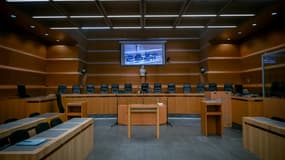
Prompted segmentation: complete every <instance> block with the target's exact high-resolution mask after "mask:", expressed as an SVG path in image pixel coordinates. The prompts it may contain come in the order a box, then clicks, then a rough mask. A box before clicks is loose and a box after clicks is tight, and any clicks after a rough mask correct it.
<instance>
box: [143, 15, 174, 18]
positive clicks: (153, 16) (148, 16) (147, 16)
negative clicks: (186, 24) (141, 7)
mask: <svg viewBox="0 0 285 160" xmlns="http://www.w3.org/2000/svg"><path fill="white" fill-rule="evenodd" d="M178 16H179V15H144V17H146V18H171V17H178Z"/></svg>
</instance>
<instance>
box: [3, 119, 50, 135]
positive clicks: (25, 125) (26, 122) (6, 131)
mask: <svg viewBox="0 0 285 160" xmlns="http://www.w3.org/2000/svg"><path fill="white" fill-rule="evenodd" d="M45 121H46V119H45V118H40V117H29V118H24V119H20V120H17V121H14V122H10V123H6V124H1V125H0V138H2V137H7V136H9V135H10V134H11V133H13V132H14V131H16V130H20V129H29V128H32V127H35V126H36V125H37V124H39V123H41V122H45Z"/></svg>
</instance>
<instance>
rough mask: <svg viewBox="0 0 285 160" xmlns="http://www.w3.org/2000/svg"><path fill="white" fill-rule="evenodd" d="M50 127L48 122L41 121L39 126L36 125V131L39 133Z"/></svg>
mask: <svg viewBox="0 0 285 160" xmlns="http://www.w3.org/2000/svg"><path fill="white" fill-rule="evenodd" d="M49 128H50V126H49V124H48V122H42V123H39V124H38V125H37V126H36V133H37V134H39V133H41V132H43V131H45V130H48V129H49Z"/></svg>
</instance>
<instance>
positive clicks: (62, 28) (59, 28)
mask: <svg viewBox="0 0 285 160" xmlns="http://www.w3.org/2000/svg"><path fill="white" fill-rule="evenodd" d="M50 29H54V30H76V29H79V27H51V28H50Z"/></svg>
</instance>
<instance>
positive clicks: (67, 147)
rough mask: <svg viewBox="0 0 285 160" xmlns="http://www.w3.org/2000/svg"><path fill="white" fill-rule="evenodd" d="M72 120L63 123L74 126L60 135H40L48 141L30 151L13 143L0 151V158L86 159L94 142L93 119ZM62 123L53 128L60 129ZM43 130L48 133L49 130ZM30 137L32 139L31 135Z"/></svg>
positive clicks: (30, 159) (32, 159) (3, 159)
mask: <svg viewBox="0 0 285 160" xmlns="http://www.w3.org/2000/svg"><path fill="white" fill-rule="evenodd" d="M74 120H76V119H73V121H67V122H65V123H64V124H74V125H75V126H74V127H71V128H69V129H67V130H63V132H64V133H63V134H61V135H60V136H56V137H50V136H47V137H41V138H47V139H48V140H49V141H48V142H45V143H44V144H42V145H39V146H38V147H37V148H35V149H33V150H32V151H27V150H25V147H26V146H15V145H14V146H11V147H8V148H6V149H5V150H2V151H0V159H1V160H6V159H7V160H8V159H23V160H26V159H29V160H36V159H42V158H46V159H71V160H78V159H86V158H87V156H88V154H89V152H90V151H91V150H92V148H93V144H94V142H93V141H94V140H93V139H94V127H93V121H94V120H93V119H91V118H85V119H83V120H82V121H81V122H76V121H74ZM64 124H60V125H59V126H58V127H57V128H53V130H59V131H60V130H61V131H62V129H61V128H60V126H61V125H64ZM45 132H47V133H48V132H50V130H47V131H45ZM30 139H33V137H32V138H30ZM13 147H16V148H17V147H18V149H16V150H14V149H13Z"/></svg>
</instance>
